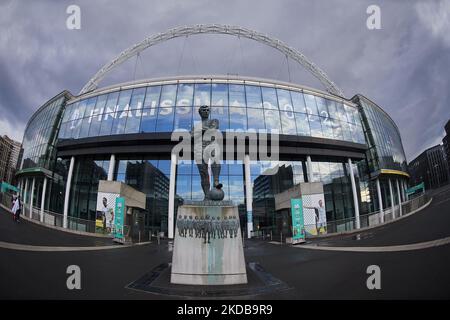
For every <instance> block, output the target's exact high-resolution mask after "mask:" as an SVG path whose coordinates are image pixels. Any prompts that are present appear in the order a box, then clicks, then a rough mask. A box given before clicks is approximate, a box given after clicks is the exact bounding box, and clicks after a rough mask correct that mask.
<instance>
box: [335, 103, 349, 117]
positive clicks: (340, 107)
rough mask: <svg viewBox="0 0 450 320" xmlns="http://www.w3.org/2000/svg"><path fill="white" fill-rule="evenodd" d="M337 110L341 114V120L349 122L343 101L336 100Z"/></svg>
mask: <svg viewBox="0 0 450 320" xmlns="http://www.w3.org/2000/svg"><path fill="white" fill-rule="evenodd" d="M336 110H337V113H338V116H339V120H341V121H345V122H348V120H347V113H346V112H345V109H344V105H343V104H342V102H336Z"/></svg>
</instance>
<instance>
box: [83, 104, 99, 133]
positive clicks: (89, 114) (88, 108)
mask: <svg viewBox="0 0 450 320" xmlns="http://www.w3.org/2000/svg"><path fill="white" fill-rule="evenodd" d="M96 102H97V97H92V98H89V99H88V100H87V103H86V109H85V111H84V118H87V117H92V116H93V114H94V107H95V103H96ZM90 123H91V121H89V124H90ZM86 135H87V133H86Z"/></svg>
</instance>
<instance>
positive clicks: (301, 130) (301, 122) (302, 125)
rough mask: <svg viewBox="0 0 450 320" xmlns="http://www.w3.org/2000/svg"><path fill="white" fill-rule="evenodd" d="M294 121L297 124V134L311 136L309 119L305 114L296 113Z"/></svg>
mask: <svg viewBox="0 0 450 320" xmlns="http://www.w3.org/2000/svg"><path fill="white" fill-rule="evenodd" d="M295 123H296V125H297V134H298V135H299V136H311V130H310V128H309V120H308V115H307V114H305V113H296V114H295Z"/></svg>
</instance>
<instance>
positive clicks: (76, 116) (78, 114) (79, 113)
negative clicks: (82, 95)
mask: <svg viewBox="0 0 450 320" xmlns="http://www.w3.org/2000/svg"><path fill="white" fill-rule="evenodd" d="M86 105H87V99H84V100H81V101H80V103H79V104H78V107H77V109H76V110H75V112H74V113H73V115H72V119H73V120H76V119H82V118H84V111H85V110H86Z"/></svg>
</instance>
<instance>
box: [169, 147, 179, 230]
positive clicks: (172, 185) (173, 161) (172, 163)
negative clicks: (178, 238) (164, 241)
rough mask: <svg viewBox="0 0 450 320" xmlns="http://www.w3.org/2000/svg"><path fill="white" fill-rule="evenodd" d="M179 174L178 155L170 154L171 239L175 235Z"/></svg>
mask: <svg viewBox="0 0 450 320" xmlns="http://www.w3.org/2000/svg"><path fill="white" fill-rule="evenodd" d="M176 175H177V155H176V154H175V153H172V154H171V155H170V179H169V213H168V232H169V235H168V236H169V239H173V235H174V215H175V189H176V186H175V181H176Z"/></svg>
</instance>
